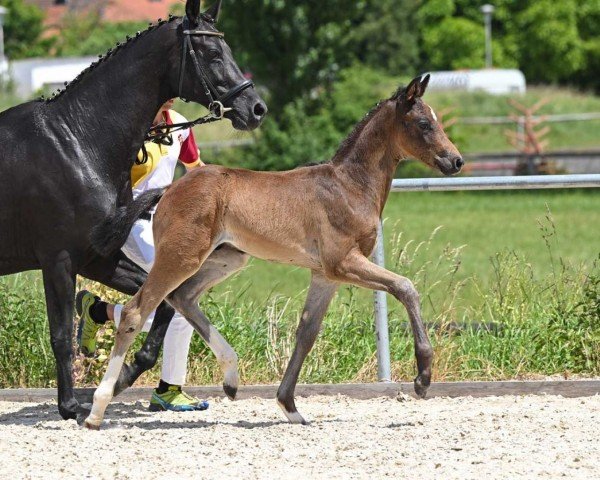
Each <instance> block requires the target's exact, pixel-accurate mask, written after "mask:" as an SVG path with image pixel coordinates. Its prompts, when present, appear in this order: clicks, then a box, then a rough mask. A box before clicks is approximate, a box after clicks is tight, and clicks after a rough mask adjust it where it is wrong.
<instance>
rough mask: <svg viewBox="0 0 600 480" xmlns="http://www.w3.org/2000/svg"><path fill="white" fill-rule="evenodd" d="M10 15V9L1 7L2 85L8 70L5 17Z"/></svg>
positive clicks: (0, 61)
mask: <svg viewBox="0 0 600 480" xmlns="http://www.w3.org/2000/svg"><path fill="white" fill-rule="evenodd" d="M7 13H8V8H6V7H3V6H1V5H0V84H2V81H3V80H4V79H5V75H6V71H7V70H8V68H7V65H6V64H7V62H6V57H5V56H4V17H5V16H6V14H7Z"/></svg>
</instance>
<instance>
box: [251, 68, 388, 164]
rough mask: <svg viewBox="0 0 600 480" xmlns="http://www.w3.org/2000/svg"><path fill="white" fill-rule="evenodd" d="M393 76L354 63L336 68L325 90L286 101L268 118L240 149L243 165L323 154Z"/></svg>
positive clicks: (383, 91)
mask: <svg viewBox="0 0 600 480" xmlns="http://www.w3.org/2000/svg"><path fill="white" fill-rule="evenodd" d="M392 84H393V81H392V80H391V79H390V78H389V77H387V76H386V75H384V74H381V73H378V72H376V71H374V70H371V69H368V68H365V67H360V66H355V67H353V68H349V69H347V70H345V71H343V72H341V74H340V80H339V81H338V82H337V83H336V84H335V85H334V86H333V88H332V90H331V91H321V93H320V95H319V96H318V97H317V98H315V99H311V100H304V99H300V100H296V101H295V102H293V103H291V104H288V105H287V106H286V107H285V108H284V109H283V112H282V113H281V115H280V116H279V117H278V118H268V119H267V121H266V122H265V124H264V125H263V127H262V128H261V137H260V141H259V142H256V144H255V145H253V146H252V147H251V148H249V149H248V150H246V151H245V153H244V156H243V165H244V166H245V167H248V168H253V169H260V170H288V169H291V168H294V167H296V166H298V165H303V164H306V163H313V162H321V161H325V160H328V159H329V158H331V156H332V155H333V154H334V153H335V150H336V147H337V146H338V145H339V143H340V141H341V140H342V139H343V138H344V137H345V136H346V135H348V133H349V132H350V131H351V130H352V128H353V127H354V125H355V123H356V122H358V121H359V120H360V119H361V118H362V117H363V116H364V115H365V113H366V112H368V111H369V110H370V109H371V107H373V106H374V105H375V103H376V102H377V101H378V100H379V99H381V98H382V97H387V96H389V95H390V94H391V93H392V88H391V85H392Z"/></svg>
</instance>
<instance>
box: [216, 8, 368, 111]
mask: <svg viewBox="0 0 600 480" xmlns="http://www.w3.org/2000/svg"><path fill="white" fill-rule="evenodd" d="M366 3H367V2H364V1H356V0H330V1H327V2H321V1H317V0H306V1H303V2H290V1H284V0H231V1H230V2H228V4H227V6H226V7H225V8H223V13H222V19H221V20H220V23H221V26H220V27H221V28H222V29H223V30H224V31H225V32H226V35H227V41H228V43H229V45H230V46H231V48H232V50H233V51H234V52H235V55H236V59H237V60H238V63H239V64H241V65H244V66H248V68H251V73H252V74H253V76H254V77H255V78H256V80H257V81H258V83H260V84H262V85H265V86H266V87H267V89H268V91H269V92H270V94H271V95H270V99H269V108H270V110H271V112H272V113H274V114H278V113H280V112H281V111H282V110H283V106H284V105H285V104H287V103H289V102H291V101H292V100H293V99H296V98H298V97H300V96H302V95H304V94H306V93H308V92H310V91H311V90H312V89H313V88H315V87H317V86H321V87H325V88H326V87H327V86H328V85H329V84H330V83H331V81H332V80H333V79H334V78H335V74H336V72H338V71H339V70H340V69H341V68H343V67H345V66H347V65H349V64H350V63H351V62H352V61H353V59H354V53H353V52H352V49H351V48H349V46H348V45H349V41H350V36H349V33H350V32H351V31H352V29H353V28H354V27H355V23H356V21H357V19H358V18H359V16H360V13H361V12H362V9H363V8H365V7H366Z"/></svg>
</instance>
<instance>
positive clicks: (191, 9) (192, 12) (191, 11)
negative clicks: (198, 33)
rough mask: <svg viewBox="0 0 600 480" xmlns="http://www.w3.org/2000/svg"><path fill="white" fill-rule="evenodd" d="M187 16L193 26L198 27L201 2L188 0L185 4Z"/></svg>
mask: <svg viewBox="0 0 600 480" xmlns="http://www.w3.org/2000/svg"><path fill="white" fill-rule="evenodd" d="M185 15H186V16H187V18H188V20H189V22H190V23H191V24H192V25H197V24H198V15H200V0H187V2H185Z"/></svg>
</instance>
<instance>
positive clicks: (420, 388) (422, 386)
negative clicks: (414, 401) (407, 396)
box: [415, 375, 431, 398]
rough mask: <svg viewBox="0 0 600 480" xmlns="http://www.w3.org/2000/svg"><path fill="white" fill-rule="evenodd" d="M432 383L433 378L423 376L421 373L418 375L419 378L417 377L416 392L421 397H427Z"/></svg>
mask: <svg viewBox="0 0 600 480" xmlns="http://www.w3.org/2000/svg"><path fill="white" fill-rule="evenodd" d="M430 383H431V380H430V379H429V378H423V377H422V376H421V375H419V376H417V378H415V393H416V394H417V395H418V396H419V397H420V398H425V396H426V395H427V390H428V389H429V384H430Z"/></svg>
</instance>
